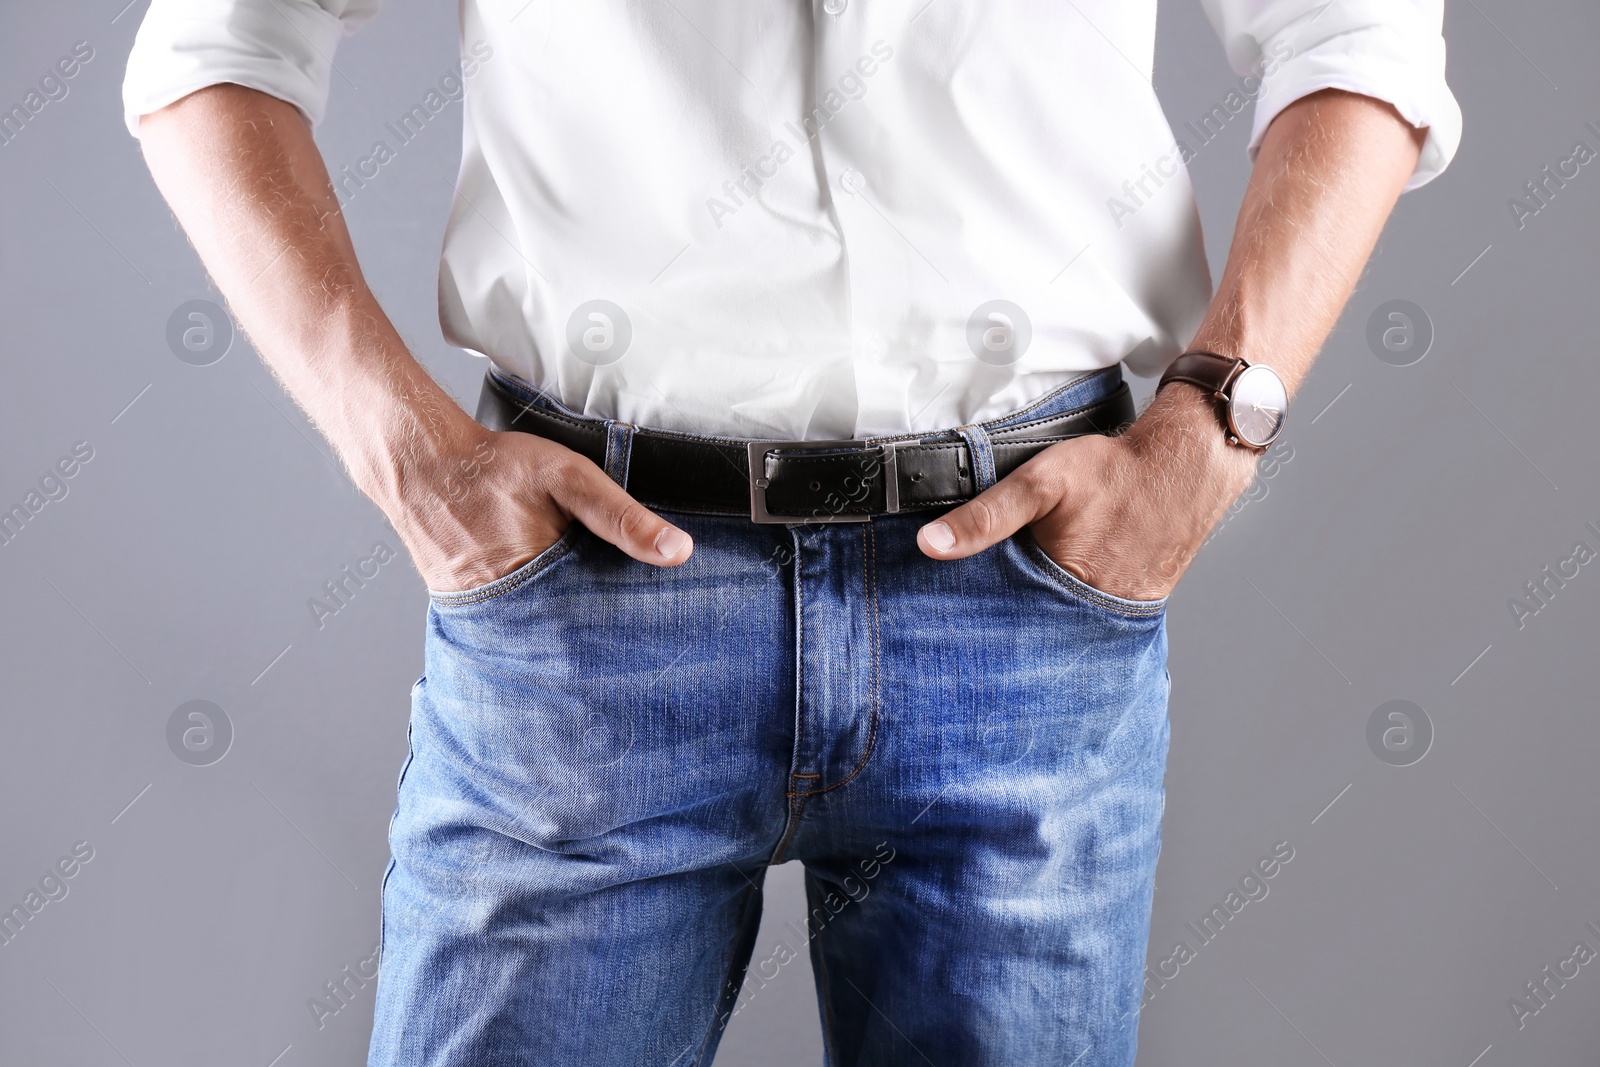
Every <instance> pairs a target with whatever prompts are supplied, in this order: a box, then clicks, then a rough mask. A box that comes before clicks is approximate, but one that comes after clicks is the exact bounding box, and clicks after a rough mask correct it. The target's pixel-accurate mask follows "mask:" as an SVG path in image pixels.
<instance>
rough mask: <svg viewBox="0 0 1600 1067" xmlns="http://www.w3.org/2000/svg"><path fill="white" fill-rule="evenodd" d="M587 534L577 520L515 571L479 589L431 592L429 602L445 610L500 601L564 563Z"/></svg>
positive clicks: (476, 586) (475, 587) (488, 582)
mask: <svg viewBox="0 0 1600 1067" xmlns="http://www.w3.org/2000/svg"><path fill="white" fill-rule="evenodd" d="M585 532H586V531H585V530H584V528H583V525H582V524H581V523H579V522H577V521H576V520H574V521H572V522H571V523H569V524H568V525H567V528H566V529H565V530H564V531H562V534H561V536H560V537H558V538H556V542H555V544H553V545H551V546H550V547H549V548H547V549H545V550H544V551H543V552H540V553H539V554H538V555H537V556H534V557H533V558H532V559H530V560H529V561H528V562H526V563H524V564H523V565H522V566H520V567H518V568H517V569H516V570H514V571H512V572H511V573H510V574H506V575H503V576H501V577H499V578H494V579H492V580H490V581H487V582H484V583H483V584H482V585H475V586H473V587H472V588H470V589H456V590H449V591H440V590H435V589H430V590H428V598H429V599H430V600H432V601H433V603H434V604H435V605H436V606H438V607H442V608H454V607H466V606H468V605H471V604H482V603H484V602H486V601H490V600H497V599H499V598H500V597H503V596H505V595H506V594H507V593H510V592H511V591H513V590H515V589H520V588H522V587H523V586H526V585H527V584H528V583H529V582H532V581H534V580H535V579H536V578H538V577H540V576H541V575H543V574H544V573H545V571H547V570H549V569H550V567H552V566H553V565H554V564H555V563H556V562H557V561H558V560H561V559H563V558H565V557H566V556H567V554H568V553H570V552H571V551H572V550H573V548H575V547H576V546H577V543H578V540H579V538H580V537H582V536H583V534H584V533H585Z"/></svg>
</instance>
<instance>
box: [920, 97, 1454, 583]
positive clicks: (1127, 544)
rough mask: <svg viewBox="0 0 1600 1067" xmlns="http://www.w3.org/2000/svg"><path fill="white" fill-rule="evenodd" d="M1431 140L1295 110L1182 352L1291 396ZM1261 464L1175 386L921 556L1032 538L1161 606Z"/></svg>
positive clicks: (1354, 118) (1023, 471) (952, 555)
mask: <svg viewBox="0 0 1600 1067" xmlns="http://www.w3.org/2000/svg"><path fill="white" fill-rule="evenodd" d="M1425 135H1426V131H1425V130H1417V129H1413V128H1412V127H1411V126H1410V125H1409V124H1407V123H1406V121H1405V120H1404V119H1402V118H1401V117H1400V115H1399V114H1398V113H1397V112H1396V111H1395V110H1394V108H1393V107H1391V106H1390V105H1388V104H1385V103H1382V102H1380V101H1377V100H1374V99H1372V98H1370V97H1365V96H1358V95H1355V94H1353V93H1346V92H1341V91H1339V90H1332V89H1329V90H1323V91H1321V92H1317V93H1312V94H1311V95H1310V96H1306V97H1303V98H1301V99H1299V100H1297V101H1295V102H1294V103H1293V104H1290V105H1289V106H1288V107H1286V108H1284V109H1283V110H1282V111H1281V112H1279V113H1278V116H1277V117H1276V118H1275V119H1273V121H1272V125H1271V126H1269V127H1268V128H1267V133H1266V137H1265V138H1264V139H1263V140H1262V143H1261V150H1260V152H1259V153H1258V154H1257V156H1256V165H1255V169H1254V170H1253V171H1252V173H1251V176H1250V187H1249V191H1248V192H1247V193H1246V194H1245V198H1244V206H1243V207H1241V208H1240V210H1239V221H1238V224H1237V225H1236V226H1235V227H1234V231H1233V244H1232V247H1231V248H1230V249H1229V251H1228V266H1227V270H1226V271H1224V273H1223V276H1222V282H1221V284H1219V285H1218V286H1217V293H1216V296H1215V297H1214V298H1213V299H1212V301H1211V306H1210V308H1209V309H1208V310H1207V312H1206V316H1205V319H1204V321H1203V322H1202V323H1201V324H1200V329H1199V331H1198V332H1197V333H1196V334H1195V337H1194V340H1193V342H1192V344H1191V345H1190V347H1191V348H1198V349H1203V350H1205V351H1208V352H1217V353H1221V354H1222V355H1231V356H1238V357H1240V358H1242V359H1245V360H1248V361H1249V362H1251V363H1265V364H1266V365H1268V366H1270V367H1271V368H1272V369H1273V370H1275V371H1277V372H1278V376H1279V377H1281V378H1282V379H1283V381H1284V385H1285V386H1286V387H1287V388H1288V390H1289V393H1290V395H1291V396H1292V395H1293V394H1294V391H1295V389H1296V388H1297V387H1298V385H1299V383H1300V381H1301V379H1302V378H1304V377H1305V375H1306V373H1307V372H1308V371H1309V370H1310V369H1311V361H1312V360H1313V359H1315V358H1316V354H1317V350H1318V349H1319V348H1321V347H1322V342H1323V341H1324V339H1326V337H1327V335H1328V332H1329V331H1330V330H1332V329H1333V324H1334V322H1335V321H1336V320H1337V319H1338V317H1339V312H1340V311H1341V310H1342V309H1343V307H1344V304H1345V301H1346V300H1348V299H1349V298H1350V292H1351V290H1352V289H1354V288H1355V283H1356V280H1357V279H1358V278H1359V277H1360V276H1361V271H1362V269H1363V267H1365V265H1366V262H1367V257H1368V256H1370V255H1371V254H1372V248H1373V245H1374V244H1376V243H1377V240H1378V234H1379V233H1381V232H1382V230H1383V224H1384V221H1385V220H1386V219H1387V218H1388V217H1389V212H1390V211H1391V210H1392V209H1393V207H1394V203H1395V200H1396V199H1398V198H1399V196H1400V190H1401V189H1402V188H1404V186H1405V183H1406V180H1407V179H1409V178H1410V177H1411V174H1412V172H1413V171H1414V170H1415V169H1416V165H1417V157H1418V155H1419V154H1420V152H1421V149H1422V142H1423V139H1424V137H1425ZM1256 458H1257V457H1256V456H1255V454H1254V453H1252V452H1250V451H1249V450H1247V449H1244V448H1239V447H1236V446H1233V445H1229V444H1227V443H1226V441H1225V439H1224V437H1223V428H1222V422H1221V420H1220V418H1219V417H1218V413H1217V411H1216V409H1215V407H1214V406H1213V403H1212V401H1210V400H1208V399H1207V398H1206V396H1205V395H1204V394H1203V393H1202V392H1200V390H1198V389H1196V388H1194V387H1192V386H1189V385H1186V384H1181V383H1179V384H1174V385H1171V386H1169V387H1167V388H1166V389H1163V390H1161V392H1160V393H1159V394H1158V395H1157V396H1156V398H1155V399H1154V400H1153V401H1152V402H1151V404H1150V406H1149V408H1148V409H1146V411H1145V413H1144V414H1143V415H1141V416H1140V417H1139V420H1138V421H1137V422H1135V423H1134V425H1133V427H1132V428H1131V429H1129V430H1128V432H1127V433H1126V434H1124V435H1123V436H1122V437H1118V438H1095V437H1084V438H1078V439H1075V440H1072V441H1065V442H1062V443H1061V444H1059V445H1056V446H1054V447H1052V448H1050V449H1047V450H1046V451H1044V452H1042V453H1040V454H1039V455H1037V456H1035V457H1034V458H1033V459H1031V460H1029V461H1028V462H1027V463H1026V464H1024V465H1023V466H1022V467H1020V468H1018V469H1017V470H1016V471H1014V472H1013V473H1012V474H1011V475H1010V476H1009V477H1007V478H1005V479H1003V480H1002V481H1001V482H1000V483H999V484H998V485H996V486H994V487H993V488H992V489H990V490H988V491H987V492H985V493H983V494H982V495H981V496H978V497H977V498H975V499H973V500H971V501H969V502H968V503H966V504H964V505H962V506H961V507H959V508H957V509H956V510H954V511H952V512H950V513H949V514H948V515H946V516H944V518H943V519H942V520H940V521H937V522H933V523H929V524H928V525H927V526H924V527H923V528H922V531H921V532H920V533H919V534H918V537H917V539H918V543H919V544H920V545H921V547H922V550H923V552H925V553H926V554H928V555H930V556H932V557H934V558H935V559H959V558H961V557H962V556H968V555H971V554H972V553H974V552H978V551H981V550H982V549H985V548H987V547H989V546H990V545H992V544H994V543H995V542H997V541H1000V540H1002V539H1004V538H1006V537H1009V536H1010V535H1011V534H1013V533H1015V532H1016V531H1017V530H1019V529H1021V528H1022V527H1023V526H1025V525H1030V524H1031V525H1032V528H1033V535H1034V537H1035V538H1036V539H1037V540H1038V542H1039V546H1040V547H1041V548H1042V549H1044V551H1045V552H1046V553H1047V554H1049V556H1050V557H1051V558H1052V559H1054V560H1055V561H1056V562H1057V563H1059V564H1060V565H1061V566H1062V567H1064V568H1066V569H1067V570H1069V571H1071V572H1072V573H1073V574H1074V575H1076V576H1078V577H1079V578H1081V579H1083V580H1084V581H1085V582H1088V583H1089V584H1090V585H1092V586H1094V587H1095V588H1097V589H1101V590H1103V591H1105V592H1107V593H1112V594H1115V595H1117V596H1122V597H1127V598H1129V599H1134V600H1154V599H1159V598H1161V597H1164V596H1166V595H1167V593H1169V592H1170V591H1171V590H1172V587H1173V586H1174V585H1176V584H1177V582H1178V579H1179V578H1180V577H1181V576H1182V575H1183V572H1184V570H1185V569H1186V568H1187V567H1188V565H1189V561H1190V560H1191V559H1192V558H1193V557H1194V553H1195V552H1196V551H1197V550H1198V549H1199V547H1200V545H1201V543H1202V542H1203V541H1204V540H1205V537H1206V534H1207V533H1208V532H1209V531H1210V530H1211V528H1212V527H1213V526H1215V525H1216V524H1217V521H1218V520H1219V519H1221V517H1222V515H1223V512H1225V511H1226V510H1227V508H1228V505H1229V504H1231V503H1232V502H1233V500H1234V499H1235V498H1236V497H1237V496H1238V495H1239V494H1240V493H1242V492H1243V491H1244V489H1245V487H1246V486H1247V485H1249V483H1250V478H1251V474H1252V472H1253V471H1254V469H1255V460H1256Z"/></svg>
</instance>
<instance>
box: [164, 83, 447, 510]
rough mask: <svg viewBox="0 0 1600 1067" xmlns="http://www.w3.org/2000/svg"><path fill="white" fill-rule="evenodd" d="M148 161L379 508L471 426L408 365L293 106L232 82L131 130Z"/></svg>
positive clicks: (280, 369)
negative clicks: (412, 471) (136, 130)
mask: <svg viewBox="0 0 1600 1067" xmlns="http://www.w3.org/2000/svg"><path fill="white" fill-rule="evenodd" d="M139 132H140V139H141V142H142V144H143V148H144V155H145V160H146V162H147V163H148V165H149V167H150V172H151V174H152V175H153V176H154V178H155V181H156V185H157V186H158V187H159V188H160V190H161V193H162V195H163V196H165V197H166V200H167V202H168V204H170V205H171V207H172V210H173V212H174V214H176V215H177V217H178V221H179V222H180V223H181V224H182V226H183V228H184V231H185V232H186V233H187V234H188V236H189V239H190V241H191V242H192V243H193V244H194V246H195V249H196V251H197V252H198V253H199V255H200V258H201V260H202V261H203V262H204V263H205V266H206V269H207V270H208V271H209V272H210V274H211V276H212V278H213V279H214V280H215V281H216V284H217V285H218V287H219V288H220V289H221V290H222V293H223V295H224V296H225V297H226V298H227V300H228V304H229V306H230V307H231V308H232V310H233V312H234V315H235V316H236V317H237V318H238V320H239V324H240V325H241V327H243V329H244V331H245V332H246V333H247V334H248V335H249V336H250V339H251V341H252V343H253V344H254V345H255V348H256V350H257V351H258V352H259V353H260V355H261V357H262V358H263V359H264V360H265V361H266V362H267V364H268V365H269V366H270V367H271V368H272V370H273V372H274V373H275V374H276V375H277V377H278V378H279V379H280V381H282V383H283V385H284V387H285V388H286V389H287V391H288V392H289V394H290V395H291V396H292V397H293V398H294V399H295V401H296V402H297V403H299V404H300V406H301V407H302V408H303V409H304V410H305V411H306V413H307V414H308V415H309V416H310V418H311V420H312V421H313V422H314V423H315V424H316V425H317V427H318V428H319V429H320V430H321V431H322V432H323V434H324V435H325V436H326V437H327V438H328V440H329V442H330V444H331V445H332V446H333V448H334V449H335V451H337V452H338V453H339V455H340V456H341V458H342V459H343V460H344V462H345V464H346V466H347V468H348V469H349V470H350V472H351V476H352V477H353V478H354V479H355V481H356V483H357V485H359V486H360V487H361V488H362V489H363V490H364V491H365V492H367V493H368V494H369V495H371V496H372V497H373V499H374V500H376V501H378V503H379V504H380V506H385V505H393V504H399V503H400V502H401V498H402V489H403V485H404V482H405V479H406V475H407V473H408V469H409V468H411V467H415V466H425V465H427V464H429V463H431V462H433V461H434V460H435V459H436V458H437V457H441V456H446V455H450V454H454V453H458V452H459V451H461V444H460V442H461V440H462V439H463V437H464V436H465V435H468V434H470V433H471V432H472V428H473V427H474V426H475V424H473V423H472V421H471V419H469V418H468V417H467V416H466V414H465V413H464V412H462V411H461V409H460V408H459V407H458V406H457V405H456V404H455V403H454V402H453V401H452V400H451V399H450V397H449V396H448V395H447V394H445V392H444V391H443V390H442V389H440V387H439V386H438V385H437V384H436V383H435V382H434V381H433V379H432V378H431V377H429V375H428V374H427V372H426V371H425V370H424V369H423V367H422V366H421V365H420V364H418V363H417V361H416V360H415V359H414V358H413V357H412V356H411V354H410V352H409V351H408V350H407V348H406V345H405V343H404V341H402V340H401V338H400V336H399V334H398V333H397V332H396V331H395V329H394V327H393V325H392V324H391V323H390V322H389V320H388V318H387V316H385V315H384V313H383V310H382V309H381V308H380V307H379V306H378V302H377V300H376V299H375V298H374V296H373V294H372V292H371V290H370V289H369V288H368V287H367V284H366V282H365V280H364V279H363V278H362V275H361V269H360V266H359V264H358V263H357V261H356V254H355V249H354V247H353V245H352V244H351V241H350V234H349V231H348V229H347V228H346V226H345V222H344V217H343V215H342V214H341V212H340V208H339V204H338V201H337V200H336V199H335V197H334V193H333V189H332V186H331V183H330V182H329V180H328V174H327V170H326V168H325V166H324V164H323V161H322V157H321V155H320V153H319V152H318V150H317V147H316V143H315V141H314V140H313V139H312V136H311V131H310V129H309V128H308V127H307V125H306V122H305V120H304V118H303V117H302V116H301V115H300V113H299V111H298V110H296V109H295V108H294V107H293V106H292V105H290V104H287V103H284V102H283V101H281V100H278V99H276V98H274V97H271V96H268V95H266V94H264V93H260V92H256V91H254V90H251V89H245V88H242V87H240V86H236V85H217V86H213V87H211V88H207V89H202V90H200V91H199V92H196V93H192V94H190V95H189V96H186V97H184V98H183V99H181V100H179V101H177V102H176V103H174V104H172V105H170V106H168V107H166V108H163V109H162V110H160V111H158V112H155V113H154V114H150V115H146V116H144V118H143V119H142V120H141V122H140V129H139Z"/></svg>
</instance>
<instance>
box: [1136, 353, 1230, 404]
mask: <svg viewBox="0 0 1600 1067" xmlns="http://www.w3.org/2000/svg"><path fill="white" fill-rule="evenodd" d="M1247 366H1249V364H1248V363H1246V362H1245V361H1244V360H1242V359H1238V358H1236V357H1234V356H1219V355H1217V354H1216V353H1215V352H1185V353H1184V354H1183V355H1181V356H1179V357H1178V358H1177V359H1175V360H1173V361H1172V366H1170V367H1168V368H1167V372H1166V373H1165V374H1163V375H1162V376H1161V381H1160V382H1159V383H1157V385H1156V391H1157V392H1160V391H1161V390H1162V389H1163V388H1165V387H1166V384H1167V383H1168V382H1188V383H1189V384H1190V385H1198V386H1199V387H1200V388H1202V389H1204V390H1205V391H1206V392H1208V393H1215V394H1217V395H1218V396H1226V395H1227V392H1228V386H1229V385H1230V384H1231V383H1232V382H1233V379H1234V378H1236V377H1238V376H1239V372H1240V371H1242V370H1244V369H1245V368H1246V367H1247Z"/></svg>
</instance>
